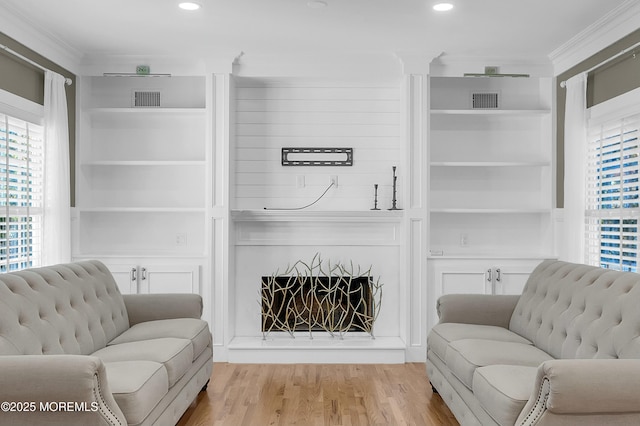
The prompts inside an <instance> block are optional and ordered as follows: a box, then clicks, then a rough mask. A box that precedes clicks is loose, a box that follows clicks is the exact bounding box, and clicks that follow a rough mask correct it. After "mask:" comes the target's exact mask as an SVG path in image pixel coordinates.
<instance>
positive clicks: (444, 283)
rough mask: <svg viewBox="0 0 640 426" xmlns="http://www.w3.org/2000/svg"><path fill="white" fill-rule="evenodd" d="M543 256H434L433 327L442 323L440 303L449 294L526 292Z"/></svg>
mask: <svg viewBox="0 0 640 426" xmlns="http://www.w3.org/2000/svg"><path fill="white" fill-rule="evenodd" d="M540 262H541V259H502V258H501V259H430V260H429V265H430V266H429V270H430V272H429V277H430V282H429V283H428V286H429V288H428V295H429V305H428V317H429V327H433V326H434V325H435V324H437V322H438V315H437V312H436V303H437V300H438V298H439V297H440V296H443V295H445V294H462V293H466V294H522V289H523V288H524V285H525V284H526V282H527V279H528V278H529V275H530V274H531V272H532V271H533V269H534V268H535V267H536V266H537V265H538V264H539V263H540Z"/></svg>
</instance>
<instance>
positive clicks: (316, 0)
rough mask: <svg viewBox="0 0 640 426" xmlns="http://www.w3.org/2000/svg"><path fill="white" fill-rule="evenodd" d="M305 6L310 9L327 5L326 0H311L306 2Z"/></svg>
mask: <svg viewBox="0 0 640 426" xmlns="http://www.w3.org/2000/svg"><path fill="white" fill-rule="evenodd" d="M307 6H309V7H310V8H312V9H322V8H323V7H327V2H326V1H322V0H311V1H309V2H307Z"/></svg>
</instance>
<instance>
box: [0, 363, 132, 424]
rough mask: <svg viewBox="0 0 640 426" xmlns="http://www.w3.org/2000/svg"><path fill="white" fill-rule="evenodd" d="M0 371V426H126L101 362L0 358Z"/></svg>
mask: <svg viewBox="0 0 640 426" xmlns="http://www.w3.org/2000/svg"><path fill="white" fill-rule="evenodd" d="M0 371H1V372H2V374H0V403H2V410H0V424H3V425H35V424H59V425H62V424H64V425H89V424H91V425H118V426H123V425H126V424H127V421H126V419H125V417H124V415H123V414H122V411H121V410H120V408H119V407H118V404H117V403H116V401H115V399H114V398H113V395H112V394H111V391H110V390H109V385H108V383H107V374H106V370H105V367H104V364H103V363H102V360H100V358H97V357H93V356H83V355H10V356H0Z"/></svg>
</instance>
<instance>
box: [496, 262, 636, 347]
mask: <svg viewBox="0 0 640 426" xmlns="http://www.w3.org/2000/svg"><path fill="white" fill-rule="evenodd" d="M509 328H510V329H511V330H512V331H514V332H516V333H518V334H520V335H521V336H523V337H525V338H527V339H529V340H531V341H532V342H533V343H534V344H535V345H536V346H537V347H538V348H540V349H542V350H544V351H545V352H547V353H548V354H550V355H551V356H553V357H555V358H640V275H639V274H635V273H631V272H617V271H611V270H606V269H602V268H598V267H594V266H587V265H580V264H574V263H567V262H561V261H551V260H546V261H544V262H542V263H541V264H540V265H538V267H536V269H535V270H534V271H533V272H532V273H531V276H530V277H529V279H528V281H527V284H526V285H525V288H524V290H523V292H522V296H520V300H519V301H518V304H517V305H516V308H515V310H514V312H513V315H512V317H511V322H510V325H509Z"/></svg>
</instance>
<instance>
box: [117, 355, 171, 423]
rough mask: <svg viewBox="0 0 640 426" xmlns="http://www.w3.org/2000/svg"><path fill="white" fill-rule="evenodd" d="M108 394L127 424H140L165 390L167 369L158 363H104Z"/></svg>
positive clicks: (167, 384) (167, 381)
mask: <svg viewBox="0 0 640 426" xmlns="http://www.w3.org/2000/svg"><path fill="white" fill-rule="evenodd" d="M105 367H106V369H107V378H108V380H109V386H110V388H111V393H112V394H113V397H114V398H115V400H116V402H117V403H118V407H120V409H121V410H122V412H123V413H124V416H125V417H126V418H127V423H128V424H130V425H136V424H139V423H141V422H142V421H143V420H144V419H145V418H146V417H147V416H148V415H149V413H150V412H151V410H153V408H154V407H155V406H156V405H157V404H158V403H159V402H160V400H161V399H162V398H163V397H164V396H165V395H166V394H167V392H168V391H169V378H168V376H167V370H166V369H165V368H164V366H163V365H162V364H160V363H159V362H153V361H118V362H107V363H105Z"/></svg>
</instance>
